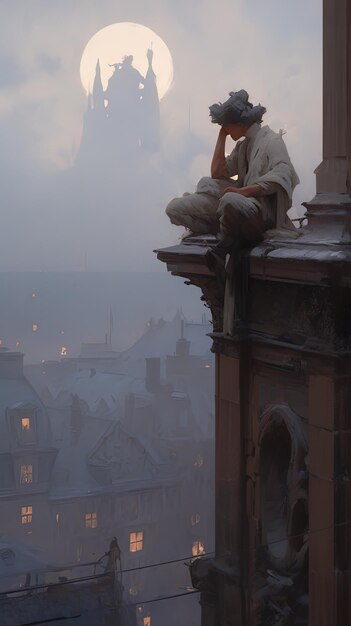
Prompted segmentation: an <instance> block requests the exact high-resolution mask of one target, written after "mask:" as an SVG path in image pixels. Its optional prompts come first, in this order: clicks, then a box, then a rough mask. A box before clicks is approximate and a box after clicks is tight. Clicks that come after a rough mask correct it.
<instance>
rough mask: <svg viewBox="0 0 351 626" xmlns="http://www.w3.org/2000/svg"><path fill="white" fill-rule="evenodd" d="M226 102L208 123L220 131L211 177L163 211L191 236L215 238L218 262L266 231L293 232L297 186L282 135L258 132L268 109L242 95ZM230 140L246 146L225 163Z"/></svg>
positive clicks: (213, 111) (215, 108)
mask: <svg viewBox="0 0 351 626" xmlns="http://www.w3.org/2000/svg"><path fill="white" fill-rule="evenodd" d="M229 96H230V97H229V99H228V100H227V101H226V102H224V103H223V104H221V103H220V104H213V105H212V106H211V107H210V116H211V118H212V122H213V123H214V124H219V125H220V127H221V128H220V131H219V135H218V139H217V143H216V147H215V150H214V154H213V158H212V164H211V177H205V178H201V180H200V181H199V183H198V185H197V189H196V192H195V193H192V194H185V195H184V196H183V197H182V198H174V200H172V201H171V202H170V203H169V204H168V206H167V208H166V213H167V215H168V217H169V218H170V220H171V222H172V223H173V224H176V225H177V226H185V228H186V229H188V231H190V232H189V235H207V234H212V235H216V236H217V237H218V240H219V242H218V245H217V246H216V248H215V255H216V259H220V258H223V259H224V258H225V256H226V254H227V253H228V252H234V253H235V251H239V249H240V248H242V247H244V246H252V245H255V244H257V243H258V242H259V241H261V240H262V239H263V234H264V232H265V231H266V230H268V229H278V230H282V229H284V230H287V229H288V230H290V231H293V230H295V229H294V226H293V225H292V222H291V221H290V220H289V218H288V216H287V211H288V210H289V208H290V207H291V201H292V193H293V190H294V187H295V186H296V185H297V183H298V182H299V179H298V177H297V174H296V172H295V170H294V167H293V165H292V163H291V161H290V158H289V155H288V151H287V149H286V146H285V143H284V141H283V139H282V137H281V135H280V134H277V133H275V132H273V131H272V130H271V129H270V128H269V127H268V126H263V127H261V123H262V115H263V114H264V113H265V112H266V109H265V108H264V107H262V106H261V105H260V104H259V105H258V106H253V105H252V104H251V102H249V95H248V93H247V92H246V91H244V90H243V89H242V90H241V91H237V92H236V93H233V92H231V93H230V94H229ZM228 135H230V136H231V138H232V139H233V140H234V141H237V140H238V139H240V138H242V137H244V140H243V141H240V142H239V141H238V143H237V144H236V146H235V148H234V150H233V152H232V153H231V154H230V155H229V156H228V157H226V156H225V144H226V139H227V137H228ZM231 177H235V179H236V180H233V179H232V178H231Z"/></svg>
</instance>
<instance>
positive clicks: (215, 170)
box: [211, 126, 227, 178]
mask: <svg viewBox="0 0 351 626" xmlns="http://www.w3.org/2000/svg"><path fill="white" fill-rule="evenodd" d="M226 139H227V133H226V131H225V130H224V128H223V127H222V126H221V129H220V131H219V134H218V139H217V143H216V146H215V149H214V153H213V157H212V163H211V176H212V178H222V177H223V176H225V173H226V158H225V142H226Z"/></svg>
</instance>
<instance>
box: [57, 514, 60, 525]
mask: <svg viewBox="0 0 351 626" xmlns="http://www.w3.org/2000/svg"><path fill="white" fill-rule="evenodd" d="M59 523H60V513H56V524H57V525H59Z"/></svg>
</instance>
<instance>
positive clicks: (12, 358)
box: [0, 348, 23, 378]
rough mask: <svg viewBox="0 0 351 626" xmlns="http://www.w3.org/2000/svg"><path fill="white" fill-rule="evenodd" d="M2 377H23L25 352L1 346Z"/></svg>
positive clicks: (0, 375) (0, 364) (0, 367)
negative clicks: (13, 350)
mask: <svg viewBox="0 0 351 626" xmlns="http://www.w3.org/2000/svg"><path fill="white" fill-rule="evenodd" d="M0 378H23V354H21V353H20V352H11V351H10V350H8V349H7V348H0Z"/></svg>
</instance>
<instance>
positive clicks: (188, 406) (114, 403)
mask: <svg viewBox="0 0 351 626" xmlns="http://www.w3.org/2000/svg"><path fill="white" fill-rule="evenodd" d="M199 326H200V327H201V328H200V330H199V328H198V325H194V324H190V325H187V324H186V323H185V321H184V320H182V319H181V316H180V315H177V316H176V317H175V318H174V320H173V322H171V323H168V322H162V323H161V322H158V323H150V324H149V326H148V329H147V331H146V333H145V334H144V336H143V337H142V338H141V339H140V340H139V342H137V343H136V344H135V345H134V346H133V347H132V348H131V349H130V350H129V351H126V352H124V353H122V354H121V355H119V354H115V355H113V354H112V353H111V350H106V351H105V350H104V349H103V347H102V346H101V345H99V346H98V347H97V349H95V348H94V346H90V347H89V346H88V347H87V346H84V349H83V350H82V356H81V357H78V358H76V359H70V358H68V359H66V358H65V359H63V360H62V363H57V362H56V363H55V362H53V363H46V364H45V375H42V373H41V370H42V366H39V367H37V368H29V369H28V372H29V374H30V376H31V379H32V380H33V382H34V384H35V386H36V388H37V389H38V390H39V391H40V396H41V398H42V400H39V397H38V396H37V395H36V394H35V392H34V391H33V390H32V393H33V395H34V397H35V398H36V401H37V403H39V405H40V406H41V407H43V404H42V402H44V404H45V406H46V407H47V412H48V413H47V412H46V411H45V409H44V408H43V411H45V414H46V417H47V419H48V415H49V418H50V424H51V429H52V434H51V437H52V441H53V442H54V445H55V457H54V461H55V463H54V465H53V467H52V468H51V473H50V480H49V482H48V486H47V491H46V492H45V493H42V495H41V499H40V507H41V508H40V514H39V513H38V507H39V502H34V500H33V499H32V498H31V497H29V494H31V492H30V491H29V490H27V491H26V492H25V493H26V498H25V501H24V500H23V502H22V500H21V498H20V497H21V494H20V493H18V494H15V498H14V502H15V503H16V504H14V507H15V508H16V510H17V509H18V507H22V506H23V507H26V509H24V508H23V516H25V515H26V516H27V517H26V521H23V523H22V517H21V520H20V523H18V524H17V526H16V525H13V526H12V528H11V527H10V526H11V524H10V526H9V528H7V529H6V532H7V534H10V535H11V536H12V537H14V538H16V539H17V540H21V541H23V542H24V543H26V544H27V545H31V546H33V547H40V548H41V549H42V550H44V551H45V552H46V553H47V554H50V555H52V557H51V558H54V559H55V560H56V561H58V560H59V562H60V563H61V566H64V565H65V564H69V563H72V562H73V563H81V564H82V563H85V562H92V561H96V559H97V558H99V557H100V556H101V555H102V554H103V553H104V551H105V550H106V544H108V542H109V541H110V539H111V537H113V536H116V537H117V538H118V542H119V545H120V547H121V567H122V569H123V570H132V571H131V572H128V573H124V574H123V585H124V587H125V590H126V596H127V597H129V600H130V601H131V602H134V603H135V605H136V606H138V607H139V605H138V604H137V603H138V602H140V606H141V608H140V611H139V609H138V615H139V617H140V619H141V617H142V618H143V620H144V618H145V619H150V620H151V621H150V622H147V621H146V622H144V623H146V624H148V623H149V624H151V626H162V625H163V624H164V618H165V609H166V607H165V604H164V603H162V602H161V603H159V604H158V603H155V604H152V605H145V607H143V606H142V601H143V600H146V599H150V598H154V597H157V596H162V595H164V596H168V595H173V594H174V593H177V592H178V591H179V588H182V586H183V587H184V588H187V587H188V574H187V570H186V569H185V568H184V565H183V562H182V559H185V560H186V559H188V560H190V559H191V558H192V557H194V556H199V555H202V554H204V553H206V554H207V553H209V552H211V551H212V550H213V530H214V529H213V511H214V501H213V480H212V475H213V461H214V459H213V413H214V409H213V406H212V400H211V399H212V395H213V373H212V370H213V357H212V355H211V354H210V353H209V352H208V341H207V340H204V339H203V337H204V332H203V331H204V330H205V329H206V324H201V325H199ZM185 337H187V338H185ZM191 339H192V340H193V341H190V340H191ZM192 346H194V351H195V352H196V353H197V354H196V355H194V354H192ZM143 354H146V355H149V356H148V357H147V359H146V361H145V358H143V356H142V355H143ZM161 357H162V358H161ZM123 369H125V370H126V371H125V372H123ZM118 370H120V371H118ZM133 370H135V372H136V375H135V376H133V375H132V372H133ZM120 372H122V373H120ZM0 384H1V383H0ZM26 384H27V385H28V387H29V388H31V387H30V385H29V383H28V382H26ZM20 391H21V388H20V387H18V388H17V397H16V400H17V402H18V401H21V393H20ZM33 402H34V400H33ZM48 422H49V420H48ZM28 463H29V462H28ZM23 465H24V462H23ZM13 495H14V494H13ZM21 515H22V509H21ZM23 519H24V518H23ZM179 559H180V562H178V561H179ZM173 560H175V561H177V563H174V564H172V563H170V564H169V565H165V566H162V567H161V568H155V569H153V568H152V569H147V570H145V572H144V571H143V569H140V570H139V568H140V567H141V568H142V567H143V566H145V565H150V564H153V563H159V562H168V561H173ZM170 602H172V600H170ZM187 603H189V604H187V615H188V618H189V621H188V623H189V625H191V624H194V626H195V624H196V623H197V621H198V617H199V614H198V607H197V600H196V596H194V597H193V598H189V599H187ZM173 604H174V606H173V605H172V611H171V616H169V619H168V623H169V624H170V625H173V624H174V625H175V624H178V623H179V621H180V620H181V619H182V616H184V607H183V605H182V604H181V603H179V602H177V600H176V599H175V600H174V601H173ZM167 605H168V607H169V603H167ZM167 610H169V608H167ZM140 624H142V625H143V621H141V622H140Z"/></svg>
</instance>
